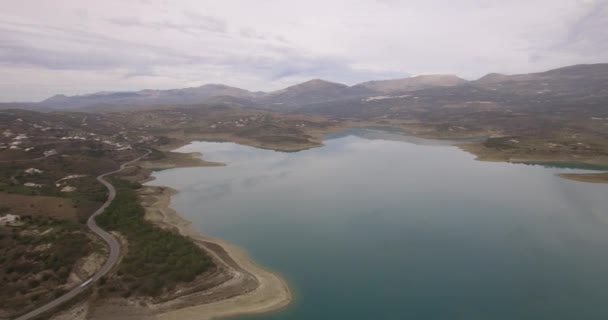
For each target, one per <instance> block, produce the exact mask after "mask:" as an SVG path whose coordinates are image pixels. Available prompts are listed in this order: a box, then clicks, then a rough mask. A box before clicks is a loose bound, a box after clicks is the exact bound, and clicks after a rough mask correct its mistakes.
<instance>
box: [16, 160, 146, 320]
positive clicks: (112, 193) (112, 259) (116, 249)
mask: <svg viewBox="0 0 608 320" xmlns="http://www.w3.org/2000/svg"><path fill="white" fill-rule="evenodd" d="M145 150H146V154H144V155H143V156H141V157H138V158H136V159H134V160H131V161H129V162H126V163H123V164H122V165H121V166H120V169H118V170H114V171H112V172H108V173H104V174H102V175H100V176H98V177H97V180H98V181H99V182H101V183H102V184H103V185H104V186H105V187H106V188H107V189H108V192H109V193H108V199H106V202H104V204H103V205H102V206H101V207H99V209H97V210H96V211H95V212H94V213H93V214H92V215H91V216H90V217H89V220H87V227H89V229H91V231H92V232H93V233H95V234H96V235H98V236H99V237H100V238H101V239H103V241H105V242H106V243H107V244H108V247H109V248H110V255H109V256H108V259H107V260H106V262H105V263H104V264H103V266H102V267H101V268H100V269H99V270H97V272H95V274H94V275H93V276H92V277H91V278H89V279H88V280H87V281H85V282H83V283H82V284H80V285H79V286H77V287H75V288H73V289H72V290H70V291H68V292H67V293H65V294H64V295H62V296H60V297H58V298H57V299H55V300H53V301H51V302H49V303H47V304H45V305H43V306H41V307H39V308H37V309H35V310H32V311H30V312H28V313H26V314H24V315H22V316H20V317H18V318H15V319H14V320H29V319H32V318H34V317H37V316H39V315H41V314H43V313H45V312H47V311H49V310H51V309H53V308H55V307H57V306H58V305H60V304H62V303H64V302H67V301H69V300H70V299H72V298H74V297H75V296H77V295H78V294H80V293H81V292H83V291H84V290H86V289H87V288H88V287H90V286H91V284H93V283H95V282H96V281H97V280H99V279H100V278H101V277H103V276H105V275H106V274H107V273H108V272H109V271H110V270H111V269H112V267H114V265H115V264H116V262H118V257H119V256H120V244H119V243H118V240H116V238H114V236H112V235H111V234H110V233H109V232H107V231H105V230H103V229H102V228H100V227H99V226H98V225H97V223H96V222H95V217H97V216H98V215H100V214H102V213H103V212H104V211H105V210H106V208H107V207H108V206H109V205H110V204H111V203H112V201H114V198H115V197H116V188H114V186H113V185H112V184H111V183H109V182H108V181H106V180H105V179H104V178H105V177H107V176H109V175H112V174H114V173H118V172H120V171H122V170H124V169H126V168H127V166H129V165H130V164H132V163H135V162H137V161H139V160H141V159H142V158H144V157H146V156H148V155H149V154H150V153H151V152H152V151H150V150H148V149H145Z"/></svg>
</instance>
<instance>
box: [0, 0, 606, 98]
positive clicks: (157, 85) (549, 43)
mask: <svg viewBox="0 0 608 320" xmlns="http://www.w3.org/2000/svg"><path fill="white" fill-rule="evenodd" d="M0 8H1V10H0V101H39V100H42V99H45V98H48V97H50V96H52V95H54V94H67V95H75V94H85V93H91V92H97V91H130V90H139V89H170V88H183V87H193V86H199V85H203V84H207V83H222V84H226V85H231V86H236V87H240V88H244V89H249V90H254V91H257V90H260V91H270V90H276V89H280V88H283V87H286V86H289V85H293V84H297V83H300V82H303V81H306V80H310V79H314V78H321V79H325V80H328V81H334V82H341V83H345V84H349V85H352V84H355V83H359V82H364V81H369V80H379V79H390V78H403V77H408V76H413V75H418V74H431V73H442V74H456V75H458V76H461V77H463V78H466V79H476V78H479V77H481V76H483V75H484V74H487V73H489V72H499V73H507V74H516V73H527V72H538V71H544V70H548V69H551V68H556V67H561V66H566V65H572V64H579V63H600V62H608V31H607V30H608V0H509V1H501V0H484V1H482V0H409V1H405V0H404V1H399V0H375V1H374V0H306V1H292V0H214V1H210V0H171V1H169V0H167V1H165V0H160V1H156V0H104V1H98V0H97V1H89V0H0Z"/></svg>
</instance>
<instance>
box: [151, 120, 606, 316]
mask: <svg viewBox="0 0 608 320" xmlns="http://www.w3.org/2000/svg"><path fill="white" fill-rule="evenodd" d="M178 151H182V152H194V151H198V152H201V153H202V154H203V158H204V159H205V160H208V161H216V162H223V163H226V166H224V167H205V168H180V169H171V170H163V171H158V172H155V173H154V177H155V178H156V180H155V181H153V182H152V184H154V185H166V186H170V187H172V188H175V189H177V190H178V191H179V193H178V194H176V195H175V196H174V197H173V198H172V207H173V208H175V209H176V210H177V211H178V212H180V213H181V214H182V215H183V216H184V217H185V218H187V219H189V220H190V221H192V222H193V225H194V226H195V227H197V228H198V229H199V230H200V231H201V232H202V233H204V234H209V235H211V236H214V237H217V238H221V239H225V240H227V241H230V242H233V243H235V244H237V245H239V246H241V247H243V248H245V249H247V250H248V251H249V252H250V254H251V256H252V257H253V258H254V259H255V260H256V261H257V262H258V263H260V264H261V265H264V266H266V267H268V268H269V269H271V270H273V271H275V272H277V273H280V274H281V275H282V276H283V277H285V278H286V279H287V281H288V282H289V285H290V288H291V289H292V291H293V293H294V298H295V299H294V302H293V303H292V304H291V305H289V306H288V307H287V308H286V309H284V310H282V311H279V312H276V313H272V314H264V315H256V316H246V317H239V319H297V320H300V319H302V320H303V319H416V320H418V319H420V320H424V319H483V320H493V319H505V320H506V319H509V320H511V319H535V320H537V319H552V320H555V319H608V304H607V303H605V301H606V297H608V225H607V222H608V186H606V185H597V184H587V183H582V182H576V181H569V180H565V179H561V178H559V177H557V176H556V175H555V174H556V173H574V172H585V171H583V170H577V169H564V168H545V167H541V166H528V165H523V164H511V163H493V162H480V161H475V160H474V156H473V155H471V154H468V153H466V152H463V151H461V150H460V149H458V148H457V147H455V146H452V145H450V143H446V142H445V141H439V142H437V141H433V140H424V139H422V140H421V139H412V138H411V137H405V136H399V135H398V134H396V133H382V132H381V131H377V130H352V131H348V132H346V133H343V134H337V135H331V136H328V140H326V141H325V145H324V146H323V147H320V148H315V149H310V150H305V151H301V152H292V153H282V152H276V151H271V150H264V149H256V148H253V147H248V146H242V145H238V144H234V143H226V142H221V143H220V142H193V143H191V144H189V145H187V146H184V147H182V148H180V149H178Z"/></svg>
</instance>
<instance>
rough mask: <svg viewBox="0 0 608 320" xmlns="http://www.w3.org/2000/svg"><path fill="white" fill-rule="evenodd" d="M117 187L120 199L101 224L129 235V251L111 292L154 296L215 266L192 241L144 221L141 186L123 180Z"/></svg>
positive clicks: (119, 181)
mask: <svg viewBox="0 0 608 320" xmlns="http://www.w3.org/2000/svg"><path fill="white" fill-rule="evenodd" d="M113 184H114V185H115V187H116V191H117V195H116V198H115V199H114V201H113V202H112V204H111V205H110V206H109V207H108V209H107V210H106V212H105V213H104V214H102V215H100V216H98V217H97V223H98V224H99V225H100V226H102V227H103V228H105V229H107V230H116V231H119V232H120V233H121V234H123V235H124V236H126V238H127V240H128V242H129V250H128V253H127V255H126V256H125V258H124V259H123V260H122V262H121V264H120V266H119V270H118V273H117V274H118V279H116V280H118V281H114V283H112V284H109V288H110V291H116V290H117V287H119V288H121V291H122V294H123V295H124V296H129V295H132V294H135V295H142V296H152V297H154V296H158V295H160V294H162V293H163V292H164V291H165V290H168V289H171V288H173V287H174V286H175V285H176V284H178V283H180V282H190V281H192V280H194V278H196V276H197V275H199V274H201V273H202V272H204V271H206V270H208V269H209V268H211V267H213V263H212V261H211V259H210V258H209V256H208V255H207V253H206V252H205V251H203V250H202V249H201V248H200V247H198V246H197V245H196V244H194V243H193V242H192V241H191V240H190V239H188V238H186V237H184V236H182V235H180V234H178V233H176V232H173V231H169V230H164V229H161V228H159V227H157V226H154V225H153V224H151V223H150V222H148V221H146V220H145V219H144V213H145V212H144V208H143V207H142V206H141V205H140V203H139V199H138V198H137V194H136V193H135V190H134V188H137V187H139V185H138V184H133V183H130V182H127V181H123V180H115V181H113Z"/></svg>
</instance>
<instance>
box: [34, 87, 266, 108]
mask: <svg viewBox="0 0 608 320" xmlns="http://www.w3.org/2000/svg"><path fill="white" fill-rule="evenodd" d="M260 94H261V93H256V92H251V91H247V90H244V89H239V88H234V87H229V86H226V85H222V84H207V85H203V86H200V87H195V88H185V89H172V90H141V91H135V92H98V93H93V94H87V95H79V96H65V95H55V96H53V97H51V98H48V99H46V100H44V101H42V102H40V103H39V105H40V106H42V107H47V108H53V109H82V108H91V107H112V106H151V105H167V104H196V103H204V102H207V101H208V100H210V99H212V98H216V97H222V96H226V97H234V98H239V99H245V100H250V99H253V98H255V97H257V96H259V95H260Z"/></svg>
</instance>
